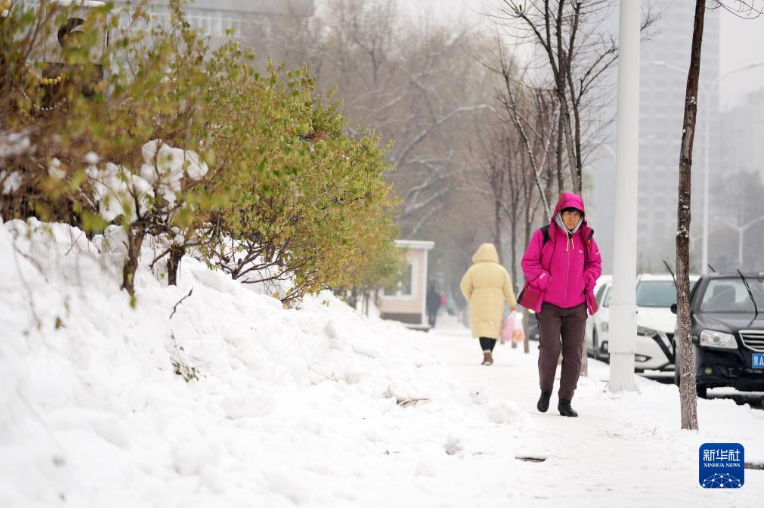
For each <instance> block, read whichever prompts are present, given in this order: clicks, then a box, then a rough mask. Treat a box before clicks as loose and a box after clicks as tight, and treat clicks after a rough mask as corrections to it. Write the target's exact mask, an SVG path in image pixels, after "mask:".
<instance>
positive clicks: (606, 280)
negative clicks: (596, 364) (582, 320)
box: [584, 275, 613, 360]
mask: <svg viewBox="0 0 764 508" xmlns="http://www.w3.org/2000/svg"><path fill="white" fill-rule="evenodd" d="M612 280H613V277H612V276H611V275H602V276H600V278H599V279H597V284H596V285H595V286H594V297H595V299H596V300H597V305H598V306H599V310H598V311H597V313H596V314H594V316H589V319H587V320H586V331H585V332H584V341H585V342H586V350H587V352H588V353H589V354H590V355H591V356H592V357H593V358H596V359H598V360H600V359H601V360H604V359H606V358H607V356H608V355H607V349H605V350H604V351H602V349H601V348H602V343H603V340H604V343H605V344H606V345H607V337H608V335H607V334H608V319H609V317H610V316H609V314H610V310H609V309H608V308H607V307H606V306H605V305H604V303H605V301H606V300H605V298H606V297H607V296H608V293H609V291H610V283H611V281H612Z"/></svg>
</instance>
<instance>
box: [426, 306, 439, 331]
mask: <svg viewBox="0 0 764 508" xmlns="http://www.w3.org/2000/svg"><path fill="white" fill-rule="evenodd" d="M438 310H440V309H434V310H433V309H430V310H428V311H427V320H428V321H429V322H430V327H432V328H435V321H436V320H437V319H438Z"/></svg>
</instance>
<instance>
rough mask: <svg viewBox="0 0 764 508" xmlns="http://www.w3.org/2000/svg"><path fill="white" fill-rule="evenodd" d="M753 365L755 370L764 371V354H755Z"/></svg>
mask: <svg viewBox="0 0 764 508" xmlns="http://www.w3.org/2000/svg"><path fill="white" fill-rule="evenodd" d="M751 363H752V364H753V368H754V369H764V353H753V358H752V359H751Z"/></svg>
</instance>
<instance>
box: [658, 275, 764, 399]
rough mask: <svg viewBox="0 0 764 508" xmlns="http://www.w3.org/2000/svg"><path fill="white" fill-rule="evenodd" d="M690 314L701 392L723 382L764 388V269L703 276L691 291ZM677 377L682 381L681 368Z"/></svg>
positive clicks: (757, 388)
mask: <svg viewBox="0 0 764 508" xmlns="http://www.w3.org/2000/svg"><path fill="white" fill-rule="evenodd" d="M672 311H673V312H675V313H676V305H674V306H672ZM690 316H691V322H692V332H691V334H692V343H693V347H694V349H695V376H696V380H697V391H698V396H700V397H705V396H706V393H707V390H708V388H715V387H720V386H731V387H733V388H736V389H738V390H742V391H764V273H744V274H743V275H742V276H741V275H740V274H738V273H734V274H731V273H726V274H722V273H713V274H709V275H705V276H703V277H702V278H701V279H700V280H699V281H698V283H697V284H696V285H695V287H694V288H693V290H692V292H691V293H690ZM674 350H675V354H676V343H674ZM679 353H680V354H681V351H679ZM677 365H679V363H678V362H677ZM674 379H675V382H676V384H677V385H678V384H679V369H678V368H677V370H676V374H675V376H674Z"/></svg>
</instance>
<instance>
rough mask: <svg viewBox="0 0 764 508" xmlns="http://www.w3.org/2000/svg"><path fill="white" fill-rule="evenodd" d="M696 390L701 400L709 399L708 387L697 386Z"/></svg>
mask: <svg viewBox="0 0 764 508" xmlns="http://www.w3.org/2000/svg"><path fill="white" fill-rule="evenodd" d="M695 390H696V391H697V392H698V397H699V398H701V399H707V398H708V387H707V386H706V385H696V386H695Z"/></svg>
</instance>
